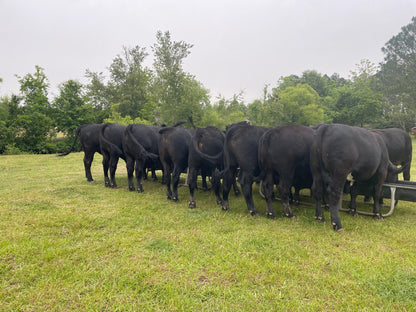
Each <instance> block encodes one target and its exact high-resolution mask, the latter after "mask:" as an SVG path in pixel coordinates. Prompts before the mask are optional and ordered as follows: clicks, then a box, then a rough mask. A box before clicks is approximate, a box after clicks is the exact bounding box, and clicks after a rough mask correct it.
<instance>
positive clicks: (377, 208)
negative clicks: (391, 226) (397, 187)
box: [373, 179, 384, 219]
mask: <svg viewBox="0 0 416 312" xmlns="http://www.w3.org/2000/svg"><path fill="white" fill-rule="evenodd" d="M381 180H382V181H384V179H381ZM382 188H383V184H382V183H377V184H376V185H375V186H374V210H373V212H374V217H375V218H377V219H383V216H382V215H381V203H380V202H381V200H382V196H381V193H382Z"/></svg>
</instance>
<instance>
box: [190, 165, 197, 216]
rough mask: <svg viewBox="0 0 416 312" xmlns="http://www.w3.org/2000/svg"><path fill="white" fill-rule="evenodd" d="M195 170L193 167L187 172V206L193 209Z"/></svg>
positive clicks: (194, 204)
mask: <svg viewBox="0 0 416 312" xmlns="http://www.w3.org/2000/svg"><path fill="white" fill-rule="evenodd" d="M196 179H197V171H196V168H195V167H191V168H189V173H188V184H189V204H188V207H189V208H191V209H193V208H196V202H195V196H194V193H195V189H196Z"/></svg>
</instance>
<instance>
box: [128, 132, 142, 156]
mask: <svg viewBox="0 0 416 312" xmlns="http://www.w3.org/2000/svg"><path fill="white" fill-rule="evenodd" d="M133 126H134V125H128V126H127V129H126V133H127V135H128V137H129V140H130V141H131V142H133V143H134V145H135V146H136V148H137V149H138V150H139V151H140V153H144V154H145V155H146V156H147V151H146V149H145V148H144V147H143V145H142V144H141V143H140V142H139V141H137V139H136V137H135V136H134V134H133Z"/></svg>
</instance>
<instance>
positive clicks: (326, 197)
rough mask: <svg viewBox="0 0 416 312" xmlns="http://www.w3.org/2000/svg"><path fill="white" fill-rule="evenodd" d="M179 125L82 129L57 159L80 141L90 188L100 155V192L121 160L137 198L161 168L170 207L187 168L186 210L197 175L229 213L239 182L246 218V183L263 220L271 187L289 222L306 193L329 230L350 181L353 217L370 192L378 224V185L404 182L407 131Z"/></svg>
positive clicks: (270, 214)
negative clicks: (257, 191)
mask: <svg viewBox="0 0 416 312" xmlns="http://www.w3.org/2000/svg"><path fill="white" fill-rule="evenodd" d="M181 124H182V123H178V124H176V125H174V126H172V127H155V126H148V125H143V124H131V125H129V126H125V125H120V124H113V123H106V124H89V125H83V126H80V127H79V128H78V129H77V131H76V136H75V140H74V144H73V146H72V148H71V150H70V151H68V152H66V153H64V154H61V155H60V156H65V155H67V154H69V153H70V152H71V151H72V150H73V148H74V146H75V143H76V141H77V138H78V137H79V139H80V142H81V145H82V149H83V151H84V167H85V174H86V177H87V180H88V181H93V178H92V176H91V163H92V161H93V157H94V154H95V153H96V152H98V153H101V154H102V156H103V169H104V179H105V185H106V186H107V187H116V181H115V171H116V168H117V163H118V160H119V158H122V159H124V160H125V161H126V166H127V175H128V187H129V190H131V191H134V190H135V187H134V179H133V173H134V171H135V175H136V189H137V191H138V192H143V186H142V179H143V178H144V177H147V173H146V170H147V169H151V171H152V178H153V179H156V174H155V170H159V169H161V170H163V182H164V183H166V186H167V198H168V199H172V200H174V201H178V184H179V177H180V174H181V173H182V172H184V171H185V170H186V169H187V168H188V184H189V190H190V200H189V208H195V207H196V202H195V196H194V192H195V189H196V185H197V175H201V176H202V181H203V182H202V183H203V188H204V189H206V188H207V184H206V177H207V176H209V177H211V184H212V188H213V190H214V192H215V196H216V200H217V203H218V204H220V205H221V206H222V209H223V210H228V209H229V203H228V194H229V192H230V190H231V187H234V191H235V192H236V193H237V192H239V191H238V187H237V186H236V183H235V182H236V177H237V176H238V182H239V183H240V185H241V189H242V193H243V194H244V198H245V201H246V203H247V208H248V211H249V212H250V213H251V214H252V215H255V214H256V213H257V212H256V208H255V206H254V202H253V197H252V184H253V182H260V181H261V182H262V184H263V187H264V197H265V199H266V202H267V216H268V217H269V218H275V212H274V210H273V206H272V199H273V197H274V196H273V188H274V185H276V186H277V189H278V191H279V193H280V198H281V201H282V205H283V213H284V215H285V216H287V217H293V213H292V211H291V209H290V205H289V202H290V199H291V198H292V194H291V189H292V187H293V188H294V190H295V194H294V197H293V199H294V200H295V201H296V200H298V198H299V190H300V189H304V188H308V189H311V194H312V195H313V197H314V198H315V207H316V212H315V218H316V219H318V220H320V221H324V215H323V211H322V208H321V205H322V203H325V204H326V205H328V206H329V210H330V215H331V224H332V226H333V228H334V229H335V230H340V229H342V225H341V220H340V216H339V212H338V207H339V204H340V200H341V198H342V194H343V191H344V187H345V185H346V181H347V178H349V177H351V176H352V178H353V181H354V182H348V183H350V184H351V187H350V190H349V191H350V194H351V204H350V209H351V210H350V211H351V213H353V214H354V213H355V212H356V210H355V198H356V196H357V195H358V194H359V192H360V184H361V185H366V188H367V189H368V188H370V189H371V193H372V194H371V195H372V196H373V198H374V215H375V216H376V217H378V218H382V215H381V212H380V201H381V192H382V185H383V183H384V182H386V181H387V182H394V181H395V180H397V176H398V174H399V173H401V172H403V176H404V179H405V180H410V167H411V159H412V142H411V138H410V136H409V134H408V133H407V132H405V131H403V130H401V129H397V128H390V129H383V130H366V129H364V128H360V127H351V126H346V125H342V124H318V125H315V126H313V127H305V126H297V125H289V126H278V127H276V128H265V127H260V126H252V125H250V124H249V122H246V121H243V122H239V123H235V124H232V125H229V126H227V129H226V130H225V131H220V130H219V129H217V128H216V127H213V126H208V127H206V128H200V129H185V128H181V127H179V126H180V125H181ZM399 165H400V167H399V168H398V167H396V166H399ZM108 171H110V177H109V176H108ZM221 180H222V190H223V191H222V198H221V196H220V189H221ZM171 185H172V188H171Z"/></svg>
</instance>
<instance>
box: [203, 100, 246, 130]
mask: <svg viewBox="0 0 416 312" xmlns="http://www.w3.org/2000/svg"><path fill="white" fill-rule="evenodd" d="M246 110H247V109H246V106H245V104H244V102H243V101H242V94H241V93H240V94H234V95H233V97H232V98H230V99H226V98H224V97H219V98H218V99H217V102H216V103H214V104H213V105H212V106H209V105H207V106H206V107H205V108H204V111H203V119H202V121H201V125H202V126H203V127H205V126H208V125H213V126H216V127H217V128H218V129H223V130H225V127H226V126H227V125H229V124H232V123H234V122H239V121H242V120H245V119H247V117H246V114H245V111H246Z"/></svg>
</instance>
